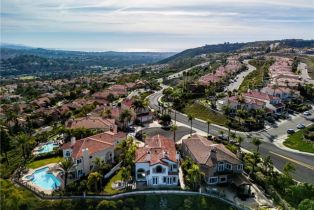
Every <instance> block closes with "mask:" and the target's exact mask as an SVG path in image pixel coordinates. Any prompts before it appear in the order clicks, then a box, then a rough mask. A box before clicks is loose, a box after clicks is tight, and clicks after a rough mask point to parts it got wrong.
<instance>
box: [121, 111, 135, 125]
mask: <svg viewBox="0 0 314 210" xmlns="http://www.w3.org/2000/svg"><path fill="white" fill-rule="evenodd" d="M119 118H120V121H122V122H123V127H124V129H126V127H127V124H128V123H129V122H130V120H131V119H132V113H131V111H130V110H128V109H124V110H123V111H122V112H121V114H120V116H119Z"/></svg>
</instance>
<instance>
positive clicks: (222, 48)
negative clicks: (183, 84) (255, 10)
mask: <svg viewBox="0 0 314 210" xmlns="http://www.w3.org/2000/svg"><path fill="white" fill-rule="evenodd" d="M244 46H245V43H233V44H230V43H224V44H215V45H205V46H202V47H197V48H192V49H187V50H184V51H182V52H180V53H178V54H175V55H173V56H171V57H169V58H166V59H164V60H162V61H160V62H159V63H169V62H172V61H175V60H178V59H184V58H191V57H194V56H197V55H202V54H208V53H220V52H233V51H236V50H238V49H240V48H242V47H244Z"/></svg>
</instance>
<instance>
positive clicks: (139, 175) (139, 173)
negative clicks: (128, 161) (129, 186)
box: [136, 168, 146, 179]
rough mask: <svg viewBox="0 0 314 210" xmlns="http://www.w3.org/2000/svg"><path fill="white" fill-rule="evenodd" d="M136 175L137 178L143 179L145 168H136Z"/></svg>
mask: <svg viewBox="0 0 314 210" xmlns="http://www.w3.org/2000/svg"><path fill="white" fill-rule="evenodd" d="M136 175H137V179H145V176H146V174H145V170H144V169H142V168H140V169H138V170H137V173H136Z"/></svg>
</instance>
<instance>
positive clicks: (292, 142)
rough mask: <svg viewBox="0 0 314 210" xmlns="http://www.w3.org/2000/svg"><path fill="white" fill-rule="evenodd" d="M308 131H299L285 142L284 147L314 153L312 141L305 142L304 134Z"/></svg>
mask: <svg viewBox="0 0 314 210" xmlns="http://www.w3.org/2000/svg"><path fill="white" fill-rule="evenodd" d="M305 130H306V129H303V130H299V131H297V132H295V133H294V134H292V135H290V136H289V137H288V138H287V139H286V140H285V141H284V143H283V144H284V145H285V146H286V147H289V148H291V149H296V150H299V151H302V152H309V153H314V143H313V142H311V141H306V140H303V139H304V137H303V133H304V131H305Z"/></svg>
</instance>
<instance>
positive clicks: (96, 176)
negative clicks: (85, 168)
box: [87, 172, 102, 192]
mask: <svg viewBox="0 0 314 210" xmlns="http://www.w3.org/2000/svg"><path fill="white" fill-rule="evenodd" d="M101 180H102V175H101V174H100V173H98V172H92V173H90V174H89V175H88V178H87V186H88V188H89V190H91V191H93V189H94V191H95V192H98V191H99V189H98V187H99V184H100V181H101Z"/></svg>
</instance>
